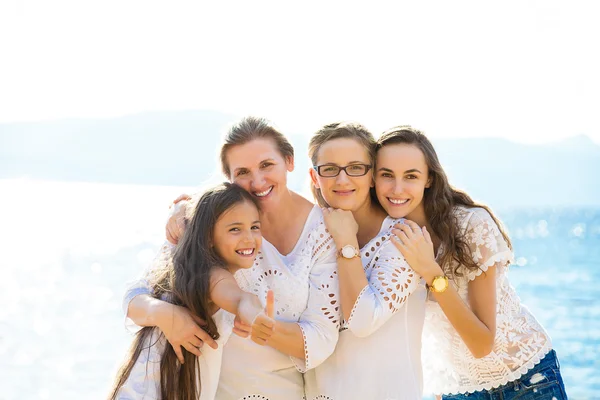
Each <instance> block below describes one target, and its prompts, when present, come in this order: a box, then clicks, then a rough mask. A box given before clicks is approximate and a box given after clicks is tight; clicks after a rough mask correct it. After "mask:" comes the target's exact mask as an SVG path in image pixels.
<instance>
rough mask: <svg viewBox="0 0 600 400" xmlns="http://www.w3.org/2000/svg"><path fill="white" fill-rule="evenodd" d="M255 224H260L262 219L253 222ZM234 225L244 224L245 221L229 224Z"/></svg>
mask: <svg viewBox="0 0 600 400" xmlns="http://www.w3.org/2000/svg"><path fill="white" fill-rule="evenodd" d="M254 224H260V221H258V220H256V221H254V222H252V225H254ZM232 225H244V223H243V222H232V223H230V224H229V225H227V226H232Z"/></svg>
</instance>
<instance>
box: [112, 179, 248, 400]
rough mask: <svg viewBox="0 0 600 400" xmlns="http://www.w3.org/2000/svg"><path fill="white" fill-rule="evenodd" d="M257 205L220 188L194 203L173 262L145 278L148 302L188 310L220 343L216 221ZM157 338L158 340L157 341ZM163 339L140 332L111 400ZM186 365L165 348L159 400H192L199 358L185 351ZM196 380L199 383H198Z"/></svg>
mask: <svg viewBox="0 0 600 400" xmlns="http://www.w3.org/2000/svg"><path fill="white" fill-rule="evenodd" d="M246 201H247V202H250V203H251V204H254V205H255V206H256V207H257V208H258V205H257V203H256V200H255V199H254V198H253V197H252V196H251V195H250V194H249V193H248V192H246V191H245V190H244V189H242V188H241V187H239V186H237V185H235V184H232V183H223V184H221V185H218V186H216V187H214V188H212V189H209V190H207V191H206V192H204V194H203V195H202V196H201V197H200V199H199V200H198V201H197V204H196V206H195V207H194V212H193V215H192V216H191V219H190V220H189V222H188V223H187V227H186V229H185V233H184V235H183V237H182V239H181V240H180V242H179V244H178V245H177V248H176V249H175V251H174V253H173V254H172V256H170V255H165V256H164V257H162V258H160V259H159V260H157V262H156V265H155V268H153V271H152V273H151V274H150V276H149V277H148V280H149V286H150V288H151V290H152V296H154V297H156V298H159V299H166V300H167V301H169V302H170V303H172V304H175V305H178V306H182V307H186V308H187V309H188V310H190V311H191V312H192V313H193V314H195V315H197V316H199V317H200V318H202V319H203V320H204V321H206V326H204V327H203V329H204V330H205V331H207V332H208V333H209V334H210V335H211V336H212V337H213V338H214V339H218V338H219V332H218V331H217V326H216V324H215V322H214V320H213V319H212V316H211V312H210V276H211V270H212V269H213V268H225V262H224V261H223V259H222V258H221V256H219V254H218V253H217V252H216V251H215V249H214V246H213V245H212V243H213V239H214V226H215V225H216V223H217V221H218V219H219V217H220V216H221V215H223V214H224V213H225V212H226V211H227V210H229V209H231V208H232V207H233V206H235V205H237V204H240V203H243V202H246ZM157 334H158V339H156V340H154V341H153V342H150V341H151V340H153V338H156V337H157V336H156V335H157ZM160 340H163V341H164V340H165V339H164V334H163V333H162V332H160V331H159V330H158V328H154V327H144V328H142V329H141V330H140V331H139V332H138V333H137V334H136V337H135V339H134V340H133V343H132V345H131V348H130V350H129V352H128V354H127V356H126V358H125V362H124V363H123V365H122V366H121V368H120V369H119V371H118V373H117V377H116V379H115V383H114V385H113V389H112V390H111V394H110V397H109V399H111V400H116V398H117V394H118V392H119V389H120V388H121V387H122V386H123V384H124V383H125V382H126V381H127V378H128V377H129V375H130V373H131V371H132V369H133V367H134V365H135V363H136V361H137V359H138V357H139V356H140V355H141V354H142V352H144V351H148V352H150V349H151V347H152V346H155V345H156V344H157V342H158V341H160ZM183 356H184V360H185V363H184V364H180V363H179V361H178V359H177V355H176V354H175V351H174V350H173V348H172V347H171V346H170V345H167V346H165V349H164V352H163V353H162V356H161V359H160V398H161V399H163V400H196V399H197V398H198V395H199V393H200V390H201V388H200V387H197V384H196V383H197V382H199V377H197V366H198V358H197V357H196V356H195V355H194V354H192V353H190V352H188V351H187V350H185V349H183ZM197 378H198V379H197Z"/></svg>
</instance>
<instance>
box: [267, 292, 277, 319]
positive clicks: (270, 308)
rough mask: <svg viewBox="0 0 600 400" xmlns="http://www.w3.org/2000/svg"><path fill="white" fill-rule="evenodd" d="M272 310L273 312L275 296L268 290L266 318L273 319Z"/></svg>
mask: <svg viewBox="0 0 600 400" xmlns="http://www.w3.org/2000/svg"><path fill="white" fill-rule="evenodd" d="M274 310H275V294H274V293H273V291H272V290H269V291H268V292H267V307H266V310H265V311H266V313H267V316H268V317H269V318H273V314H274Z"/></svg>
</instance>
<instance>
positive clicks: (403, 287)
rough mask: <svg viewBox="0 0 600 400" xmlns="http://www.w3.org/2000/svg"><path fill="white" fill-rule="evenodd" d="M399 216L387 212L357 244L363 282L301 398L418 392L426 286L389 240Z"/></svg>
mask: <svg viewBox="0 0 600 400" xmlns="http://www.w3.org/2000/svg"><path fill="white" fill-rule="evenodd" d="M401 221H402V220H394V219H392V218H390V217H387V218H386V219H385V220H384V222H383V224H382V226H381V229H380V232H379V233H378V235H377V236H376V237H374V238H373V239H372V240H371V241H369V243H367V244H366V245H365V246H363V248H362V249H361V251H360V253H361V258H362V262H363V266H364V269H365V274H366V277H367V280H368V284H367V285H366V286H365V287H364V288H363V289H362V291H361V292H360V294H359V296H358V298H357V300H356V302H355V304H354V307H353V308H352V311H351V314H350V317H349V319H348V321H344V322H343V323H342V327H341V332H340V337H339V339H338V344H337V347H336V349H335V351H334V353H333V354H332V355H331V356H330V357H329V358H328V359H327V360H325V362H323V364H321V365H320V366H318V367H317V368H315V369H314V370H312V371H309V372H308V373H307V374H306V376H305V378H306V395H307V399H309V400H316V399H319V400H324V399H329V400H348V399H373V400H384V399H396V400H400V399H403V400H404V399H405V400H417V399H418V400H420V399H421V398H422V397H423V396H422V393H423V377H422V367H421V333H422V328H423V321H424V318H425V298H426V289H425V283H424V281H423V280H422V279H421V278H420V277H419V276H418V275H417V274H416V273H415V272H414V271H413V270H412V269H411V268H410V266H409V265H408V264H407V262H406V260H405V259H404V257H403V256H402V254H400V252H399V251H398V249H397V248H396V247H395V246H394V244H393V243H392V242H391V241H390V240H389V238H390V235H391V228H392V227H393V226H394V225H395V224H396V223H398V222H401ZM366 382H371V383H372V384H366Z"/></svg>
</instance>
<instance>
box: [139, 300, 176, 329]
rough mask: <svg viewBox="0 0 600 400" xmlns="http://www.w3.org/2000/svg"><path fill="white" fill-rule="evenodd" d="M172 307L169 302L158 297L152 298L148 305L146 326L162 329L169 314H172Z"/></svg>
mask: <svg viewBox="0 0 600 400" xmlns="http://www.w3.org/2000/svg"><path fill="white" fill-rule="evenodd" d="M173 307H175V306H174V305H173V304H171V303H167V302H166V301H162V300H159V299H152V300H151V301H150V303H149V305H148V313H147V314H148V315H147V318H146V319H147V322H148V324H147V326H156V327H158V328H160V330H161V331H164V327H165V322H166V321H167V319H168V317H169V316H170V315H173V311H174V310H173Z"/></svg>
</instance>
